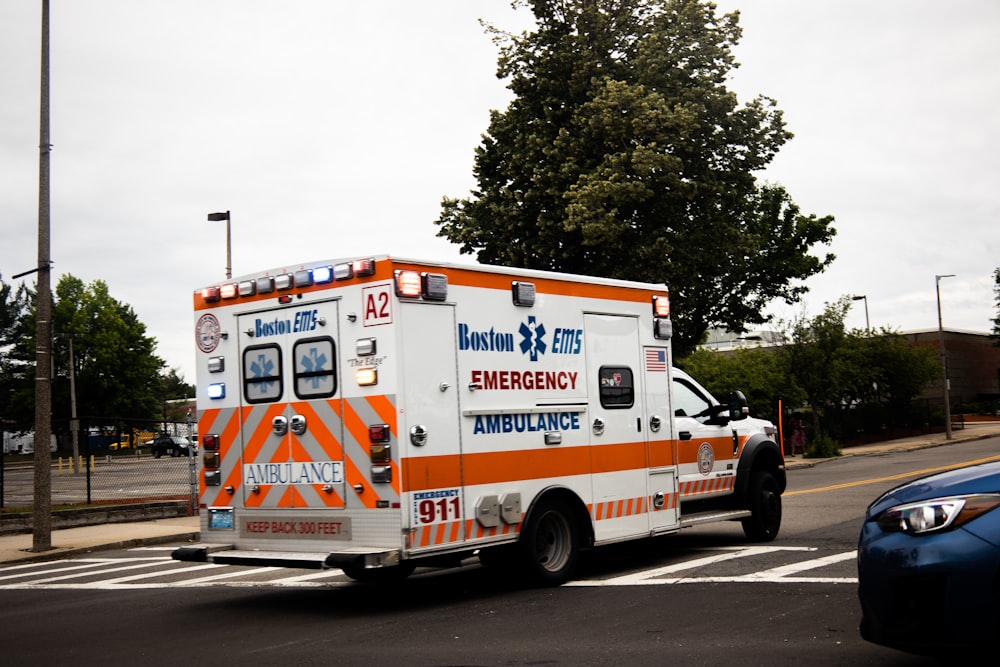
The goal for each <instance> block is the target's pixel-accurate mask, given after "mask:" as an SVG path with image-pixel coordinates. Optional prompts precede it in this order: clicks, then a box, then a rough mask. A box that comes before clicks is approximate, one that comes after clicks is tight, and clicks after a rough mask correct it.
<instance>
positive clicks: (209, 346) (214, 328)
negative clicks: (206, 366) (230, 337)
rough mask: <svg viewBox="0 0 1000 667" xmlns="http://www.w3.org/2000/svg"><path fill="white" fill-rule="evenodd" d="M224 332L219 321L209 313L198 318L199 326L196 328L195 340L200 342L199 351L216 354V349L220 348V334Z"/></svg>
mask: <svg viewBox="0 0 1000 667" xmlns="http://www.w3.org/2000/svg"><path fill="white" fill-rule="evenodd" d="M221 331H222V327H221V326H219V320H218V318H216V317H215V315H212V314H211V313H207V314H205V315H202V316H201V317H199V318H198V324H197V325H195V328H194V338H195V340H196V341H197V342H198V349H199V350H201V351H202V352H205V353H208V352H214V351H215V348H217V347H218V346H219V337H220V336H219V334H220V333H221Z"/></svg>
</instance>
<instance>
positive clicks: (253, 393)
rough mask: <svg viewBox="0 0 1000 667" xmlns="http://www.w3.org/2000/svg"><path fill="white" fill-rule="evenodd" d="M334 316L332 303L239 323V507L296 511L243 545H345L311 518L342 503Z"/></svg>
mask: <svg viewBox="0 0 1000 667" xmlns="http://www.w3.org/2000/svg"><path fill="white" fill-rule="evenodd" d="M337 314H338V301H337V300H332V299H331V300H325V301H316V302H311V303H307V304H302V303H301V302H300V303H297V304H295V305H292V306H284V307H281V308H278V309H273V310H265V311H260V312H254V313H249V314H244V315H240V316H239V317H238V321H239V326H238V329H239V340H240V352H239V354H240V365H241V368H240V381H241V387H240V394H241V395H240V403H241V408H242V426H241V434H240V435H241V440H242V454H243V458H242V464H243V470H242V494H243V502H244V505H245V507H246V508H247V510H250V509H252V508H259V509H261V510H263V509H276V508H283V509H290V510H293V511H292V512H283V513H282V514H281V515H280V516H281V523H280V524H273V523H271V524H268V525H270V526H272V528H273V526H275V525H277V526H279V527H280V528H281V530H280V531H278V532H275V531H274V530H273V529H269V530H268V531H267V532H266V534H253V535H244V537H251V538H253V537H257V538H275V539H277V538H284V539H287V540H303V539H330V538H331V537H333V538H338V537H339V539H349V536H348V535H345V534H340V535H336V536H332V535H330V534H326V535H323V534H322V533H323V532H324V531H322V530H319V528H317V526H325V525H327V524H326V523H323V522H320V523H317V522H316V515H315V514H310V510H314V509H317V508H343V507H344V503H345V481H344V478H345V475H344V447H343V444H342V443H343V422H342V418H341V415H342V414H343V411H342V405H341V395H342V392H341V377H340V369H339V368H338V365H339V364H338V353H339V349H338V344H339V341H338V336H337V322H338V317H337ZM298 510H302V512H297V511H298ZM244 523H245V522H241V525H240V529H241V532H245V530H244V529H245V528H246V526H245V525H244ZM253 525H255V526H258V527H259V526H261V525H263V524H261V523H259V522H258V523H256V524H253ZM251 532H253V531H251ZM326 532H329V531H326Z"/></svg>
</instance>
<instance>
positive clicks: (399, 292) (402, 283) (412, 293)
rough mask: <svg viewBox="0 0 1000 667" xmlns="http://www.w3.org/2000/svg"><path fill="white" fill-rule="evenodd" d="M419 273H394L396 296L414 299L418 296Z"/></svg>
mask: <svg viewBox="0 0 1000 667" xmlns="http://www.w3.org/2000/svg"><path fill="white" fill-rule="evenodd" d="M420 282H421V281H420V273H419V272H417V271H398V270H397V271H396V296H400V297H407V298H411V299H416V298H417V297H419V296H420Z"/></svg>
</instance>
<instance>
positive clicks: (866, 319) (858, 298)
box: [851, 294, 872, 335]
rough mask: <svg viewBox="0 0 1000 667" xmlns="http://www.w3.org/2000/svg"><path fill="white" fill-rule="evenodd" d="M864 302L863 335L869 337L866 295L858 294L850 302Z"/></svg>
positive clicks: (869, 328)
mask: <svg viewBox="0 0 1000 667" xmlns="http://www.w3.org/2000/svg"><path fill="white" fill-rule="evenodd" d="M861 300H864V302H865V333H866V334H869V335H871V332H872V326H871V324H869V322H868V295H866V294H859V295H855V296H852V297H851V301H861Z"/></svg>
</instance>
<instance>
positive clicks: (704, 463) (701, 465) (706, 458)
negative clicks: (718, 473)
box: [698, 442, 715, 475]
mask: <svg viewBox="0 0 1000 667" xmlns="http://www.w3.org/2000/svg"><path fill="white" fill-rule="evenodd" d="M714 467H715V452H714V451H713V450H712V445H710V444H708V443H707V442H703V443H701V447H699V448H698V472H700V473H701V474H702V475H707V474H708V473H710V472H712V468H714Z"/></svg>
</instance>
